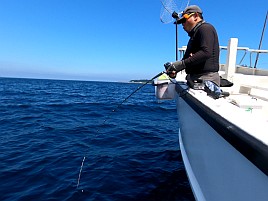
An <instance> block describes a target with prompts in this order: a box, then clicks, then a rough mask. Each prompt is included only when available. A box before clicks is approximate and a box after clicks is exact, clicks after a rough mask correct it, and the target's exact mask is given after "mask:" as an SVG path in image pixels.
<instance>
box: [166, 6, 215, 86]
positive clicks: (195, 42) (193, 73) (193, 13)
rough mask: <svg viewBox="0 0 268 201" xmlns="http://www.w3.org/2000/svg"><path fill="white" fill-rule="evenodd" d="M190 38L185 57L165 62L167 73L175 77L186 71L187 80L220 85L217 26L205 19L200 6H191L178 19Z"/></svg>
mask: <svg viewBox="0 0 268 201" xmlns="http://www.w3.org/2000/svg"><path fill="white" fill-rule="evenodd" d="M177 23H178V24H182V26H183V29H184V30H185V31H186V32H187V33H188V35H189V37H190V39H189V41H188V45H187V49H186V52H185V55H184V57H183V58H182V60H180V61H176V62H173V63H171V62H168V63H166V64H164V66H165V68H166V70H167V73H168V74H169V76H170V77H171V78H175V77H176V74H177V72H179V71H181V70H184V69H185V71H186V74H187V76H186V79H187V81H188V82H189V81H191V82H195V81H196V80H210V81H212V82H214V83H215V84H217V85H218V86H220V76H219V74H218V71H219V41H218V35H217V32H216V30H215V28H214V27H213V26H212V25H211V24H209V23H206V22H205V21H204V20H203V16H202V10H201V9H200V8H199V7H198V6H195V5H193V6H189V7H187V8H186V9H185V10H184V12H183V13H182V17H181V18H179V19H178V20H177Z"/></svg>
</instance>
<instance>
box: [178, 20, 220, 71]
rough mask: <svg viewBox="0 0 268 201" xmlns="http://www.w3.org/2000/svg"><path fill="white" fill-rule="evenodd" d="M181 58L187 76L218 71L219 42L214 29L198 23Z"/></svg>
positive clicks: (208, 25) (207, 24)
mask: <svg viewBox="0 0 268 201" xmlns="http://www.w3.org/2000/svg"><path fill="white" fill-rule="evenodd" d="M189 36H190V39H189V41H188V45H187V49H186V52H185V55H184V57H183V60H184V63H185V66H186V69H185V70H186V73H187V74H203V73H208V72H218V71H219V51H220V49H219V41H218V35H217V32H216V30H215V28H214V27H213V26H212V25H211V24H209V23H205V22H200V23H199V24H197V25H196V27H195V28H193V30H192V31H191V32H189Z"/></svg>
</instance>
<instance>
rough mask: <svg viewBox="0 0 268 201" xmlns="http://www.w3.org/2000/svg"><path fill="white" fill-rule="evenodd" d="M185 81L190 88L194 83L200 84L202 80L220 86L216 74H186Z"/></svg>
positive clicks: (217, 74) (218, 76)
mask: <svg viewBox="0 0 268 201" xmlns="http://www.w3.org/2000/svg"><path fill="white" fill-rule="evenodd" d="M186 80H187V82H188V84H189V86H190V87H191V84H193V83H196V82H202V81H203V80H209V81H212V82H214V83H215V84H217V85H218V86H220V75H219V73H218V72H211V73H203V74H192V75H190V74H188V75H187V76H186Z"/></svg>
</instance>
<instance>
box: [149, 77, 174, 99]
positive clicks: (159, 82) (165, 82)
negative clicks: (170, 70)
mask: <svg viewBox="0 0 268 201" xmlns="http://www.w3.org/2000/svg"><path fill="white" fill-rule="evenodd" d="M154 86H155V96H156V98H157V99H160V100H172V99H174V97H175V84H174V83H172V82H171V81H170V79H169V77H168V76H167V75H166V74H163V75H161V76H159V77H158V78H157V79H155V80H154Z"/></svg>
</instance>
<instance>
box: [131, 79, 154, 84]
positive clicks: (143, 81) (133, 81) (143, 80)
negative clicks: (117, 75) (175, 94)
mask: <svg viewBox="0 0 268 201" xmlns="http://www.w3.org/2000/svg"><path fill="white" fill-rule="evenodd" d="M129 82H131V83H146V82H148V83H150V84H151V83H153V80H146V79H140V80H130V81H129Z"/></svg>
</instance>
